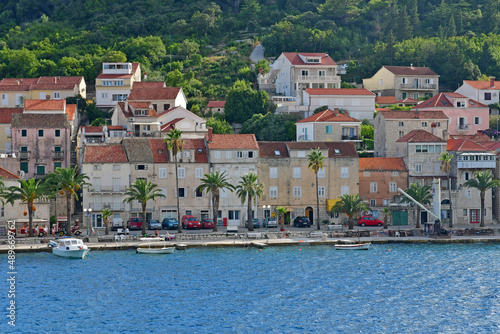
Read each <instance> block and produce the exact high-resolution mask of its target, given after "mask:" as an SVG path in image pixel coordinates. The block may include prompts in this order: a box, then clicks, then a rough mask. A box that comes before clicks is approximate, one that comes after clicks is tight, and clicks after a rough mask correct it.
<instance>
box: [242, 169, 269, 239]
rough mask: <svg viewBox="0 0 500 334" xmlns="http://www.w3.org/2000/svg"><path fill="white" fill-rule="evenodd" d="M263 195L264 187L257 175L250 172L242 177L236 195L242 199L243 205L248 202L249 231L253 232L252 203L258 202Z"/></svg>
mask: <svg viewBox="0 0 500 334" xmlns="http://www.w3.org/2000/svg"><path fill="white" fill-rule="evenodd" d="M263 194H264V185H263V184H262V183H260V182H259V177H258V176H257V174H256V173H254V172H250V173H248V174H245V175H243V176H242V177H241V180H240V183H239V184H238V186H237V187H236V195H238V197H239V198H240V199H241V204H243V203H245V200H248V208H247V223H248V230H249V231H253V222H252V201H256V199H257V198H260V197H262V195H263Z"/></svg>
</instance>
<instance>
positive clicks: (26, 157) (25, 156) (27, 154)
mask: <svg viewBox="0 0 500 334" xmlns="http://www.w3.org/2000/svg"><path fill="white" fill-rule="evenodd" d="M30 153H31V152H30V151H28V152H26V151H21V152H19V159H21V160H29V159H30Z"/></svg>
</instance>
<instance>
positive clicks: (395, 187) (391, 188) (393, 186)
mask: <svg viewBox="0 0 500 334" xmlns="http://www.w3.org/2000/svg"><path fill="white" fill-rule="evenodd" d="M397 190H398V184H397V183H396V182H391V183H389V192H391V193H395V192H396V191H397Z"/></svg>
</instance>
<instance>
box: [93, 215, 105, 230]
mask: <svg viewBox="0 0 500 334" xmlns="http://www.w3.org/2000/svg"><path fill="white" fill-rule="evenodd" d="M92 227H104V224H103V221H102V215H101V214H100V213H93V214H92Z"/></svg>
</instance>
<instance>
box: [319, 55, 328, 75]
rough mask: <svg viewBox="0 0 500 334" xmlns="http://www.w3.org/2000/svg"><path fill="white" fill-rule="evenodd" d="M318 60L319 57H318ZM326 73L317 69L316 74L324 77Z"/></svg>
mask: <svg viewBox="0 0 500 334" xmlns="http://www.w3.org/2000/svg"><path fill="white" fill-rule="evenodd" d="M318 60H319V59H318ZM325 75H326V71H321V70H320V71H318V76H320V77H324V76H325Z"/></svg>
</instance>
